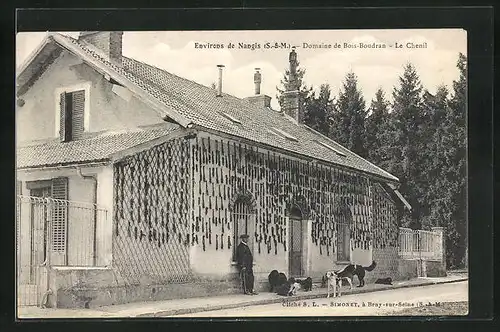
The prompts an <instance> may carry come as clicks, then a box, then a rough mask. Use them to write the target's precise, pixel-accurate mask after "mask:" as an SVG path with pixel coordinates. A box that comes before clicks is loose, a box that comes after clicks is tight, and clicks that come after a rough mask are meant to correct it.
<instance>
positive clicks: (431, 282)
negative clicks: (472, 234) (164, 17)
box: [16, 29, 468, 318]
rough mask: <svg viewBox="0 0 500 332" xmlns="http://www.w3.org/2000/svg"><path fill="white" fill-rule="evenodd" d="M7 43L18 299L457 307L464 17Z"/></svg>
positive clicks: (20, 303)
mask: <svg viewBox="0 0 500 332" xmlns="http://www.w3.org/2000/svg"><path fill="white" fill-rule="evenodd" d="M16 41H17V65H16V67H17V68H16V89H17V91H16V92H17V95H16V98H17V99H16V146H17V147H16V168H17V193H16V194H17V204H16V215H17V218H16V226H17V228H16V229H17V239H16V240H17V257H16V258H17V285H16V288H17V293H16V294H17V315H18V317H19V318H54V317H62V318H72V317H75V318H82V317H108V318H109V317H254V316H272V317H278V316H287V317H291V316H328V317H336V316H401V315H417V316H426V315H431V316H432V315H439V316H460V315H462V316H463V315H467V313H468V273H467V270H468V258H467V253H468V250H467V249H468V248H467V243H468V240H467V219H466V216H467V213H466V212H467V211H466V169H465V167H466V151H467V136H466V132H467V131H466V109H467V104H466V100H467V98H466V92H467V75H466V73H467V33H466V31H465V30H461V29H419V30H408V29H405V30H403V29H401V30H286V31H284V30H283V31H280V30H273V31H148V32H134V31H81V32H69V33H68V32H52V31H50V32H46V33H45V32H44V33H34V32H33V33H27V32H23V33H18V34H17V40H16Z"/></svg>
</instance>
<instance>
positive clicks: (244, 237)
mask: <svg viewBox="0 0 500 332" xmlns="http://www.w3.org/2000/svg"><path fill="white" fill-rule="evenodd" d="M249 237H250V236H249V235H248V234H241V235H240V239H248V238H249Z"/></svg>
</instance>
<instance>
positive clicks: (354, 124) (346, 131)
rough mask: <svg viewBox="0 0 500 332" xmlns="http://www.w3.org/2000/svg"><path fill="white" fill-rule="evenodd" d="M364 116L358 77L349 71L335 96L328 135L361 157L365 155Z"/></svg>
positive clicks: (363, 102) (363, 104)
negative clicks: (331, 122) (335, 100)
mask: <svg viewBox="0 0 500 332" xmlns="http://www.w3.org/2000/svg"><path fill="white" fill-rule="evenodd" d="M365 117H366V109H365V101H364V98H363V95H362V93H361V91H360V90H359V89H358V78H357V77H356V74H354V73H353V72H350V73H348V74H347V75H346V78H345V81H344V83H343V86H342V90H341V91H340V92H339V96H338V98H337V105H336V110H335V112H334V114H333V117H332V118H333V124H332V128H331V132H330V136H331V137H332V138H333V139H334V140H336V141H337V142H338V143H340V144H342V145H343V146H345V147H346V148H348V149H349V150H351V151H353V152H354V153H356V154H358V155H360V156H361V157H366V150H365V147H364V142H363V140H364V125H365Z"/></svg>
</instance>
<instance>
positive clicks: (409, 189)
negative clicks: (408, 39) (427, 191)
mask: <svg viewBox="0 0 500 332" xmlns="http://www.w3.org/2000/svg"><path fill="white" fill-rule="evenodd" d="M392 95H393V98H394V104H393V113H394V114H393V141H392V142H391V145H392V146H391V157H392V158H391V162H390V167H389V168H390V169H389V171H390V172H392V173H393V174H395V175H396V176H397V177H399V179H400V182H401V187H400V191H401V193H402V194H403V195H404V196H405V197H406V199H407V200H408V201H409V203H410V205H412V207H413V209H412V215H411V216H406V218H405V220H404V223H405V226H409V227H412V228H420V220H419V218H420V212H421V205H422V204H423V198H422V197H421V195H419V194H421V193H422V188H421V187H420V186H419V184H420V182H421V181H420V179H421V176H422V172H424V171H425V170H423V168H422V160H423V158H424V157H425V156H421V155H420V153H421V152H422V151H423V150H421V149H422V148H423V144H422V142H421V132H420V129H421V125H422V114H421V110H422V96H421V95H422V85H421V83H420V79H419V77H418V74H417V71H416V69H415V67H414V66H413V65H412V64H407V65H406V66H405V67H404V73H403V75H402V76H401V77H400V78H399V87H398V88H394V91H393V94H392ZM408 217H409V218H408Z"/></svg>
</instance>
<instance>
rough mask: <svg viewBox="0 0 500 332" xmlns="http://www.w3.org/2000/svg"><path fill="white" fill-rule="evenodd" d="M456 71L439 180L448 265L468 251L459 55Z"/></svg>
mask: <svg viewBox="0 0 500 332" xmlns="http://www.w3.org/2000/svg"><path fill="white" fill-rule="evenodd" d="M457 68H458V70H459V73H460V76H459V79H458V81H453V96H452V98H451V100H450V102H449V105H450V111H449V112H447V116H446V118H445V121H444V128H445V129H446V130H445V132H444V133H443V138H442V146H443V148H442V149H443V159H444V167H443V172H442V174H441V177H442V178H443V179H444V180H445V181H446V182H447V185H446V196H445V197H446V198H447V199H446V200H444V201H443V202H442V205H443V206H442V207H441V209H442V210H444V213H443V214H444V216H445V229H446V245H447V261H448V262H447V263H448V266H450V267H454V266H462V265H463V263H464V261H463V260H464V257H465V252H466V249H467V209H466V199H467V196H466V195H467V192H466V184H467V179H466V159H465V158H466V143H467V142H466V140H467V133H466V126H465V125H466V114H467V58H466V57H465V55H463V54H462V53H460V54H459V58H458V62H457Z"/></svg>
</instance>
